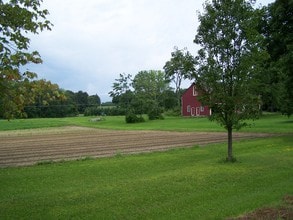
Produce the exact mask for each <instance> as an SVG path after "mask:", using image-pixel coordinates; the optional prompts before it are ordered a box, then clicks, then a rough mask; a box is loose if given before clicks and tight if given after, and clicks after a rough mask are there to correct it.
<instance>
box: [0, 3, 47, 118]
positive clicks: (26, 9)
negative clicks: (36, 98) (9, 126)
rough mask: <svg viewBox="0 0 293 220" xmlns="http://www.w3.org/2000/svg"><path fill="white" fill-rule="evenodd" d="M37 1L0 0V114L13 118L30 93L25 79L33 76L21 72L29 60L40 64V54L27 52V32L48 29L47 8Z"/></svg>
mask: <svg viewBox="0 0 293 220" xmlns="http://www.w3.org/2000/svg"><path fill="white" fill-rule="evenodd" d="M40 2H41V1H39V0H11V1H6V2H5V3H4V2H3V1H0V14H1V18H0V30H1V32H0V105H1V108H0V116H1V117H5V118H13V117H15V116H17V115H19V114H20V113H21V111H22V109H23V107H24V105H25V101H26V99H29V97H28V93H30V96H33V95H34V94H33V92H32V91H27V90H28V88H27V87H26V86H27V85H28V81H29V80H31V79H33V78H35V77H36V74H35V73H33V72H30V71H29V70H28V71H25V72H22V69H24V68H23V66H25V65H26V64H29V63H35V64H38V63H41V62H42V60H41V57H40V54H39V53H38V52H37V51H32V52H31V51H30V50H29V44H30V39H29V38H28V37H27V35H29V34H38V33H39V32H40V31H43V30H45V29H47V30H50V29H51V26H52V24H51V23H50V22H49V21H48V20H46V16H47V15H48V14H49V12H48V11H47V10H42V9H41V8H40Z"/></svg>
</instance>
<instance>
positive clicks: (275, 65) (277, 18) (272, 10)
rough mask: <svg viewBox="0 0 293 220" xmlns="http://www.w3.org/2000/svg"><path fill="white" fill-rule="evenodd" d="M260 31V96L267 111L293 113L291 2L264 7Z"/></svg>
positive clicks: (292, 26) (292, 25)
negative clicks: (263, 62)
mask: <svg viewBox="0 0 293 220" xmlns="http://www.w3.org/2000/svg"><path fill="white" fill-rule="evenodd" d="M263 20H264V22H262V32H263V34H264V35H265V36H266V43H267V51H268V53H269V55H270V59H269V60H268V62H267V66H266V67H267V74H266V75H265V76H264V77H263V78H262V81H263V84H264V86H263V90H262V96H263V98H264V104H265V105H266V107H267V108H268V109H269V110H281V112H282V113H284V114H287V115H288V116H290V115H291V114H292V113H293V91H292V85H293V52H292V51H293V34H292V33H293V1H292V0H289V1H283V0H276V1H275V2H274V3H272V4H270V5H269V6H268V7H267V8H266V15H265V17H264V19H263Z"/></svg>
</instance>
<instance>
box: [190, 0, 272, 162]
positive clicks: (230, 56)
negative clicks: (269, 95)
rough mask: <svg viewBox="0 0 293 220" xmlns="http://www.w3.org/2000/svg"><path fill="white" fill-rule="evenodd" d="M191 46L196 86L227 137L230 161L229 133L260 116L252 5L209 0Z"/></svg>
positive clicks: (259, 55) (258, 40) (259, 54)
mask: <svg viewBox="0 0 293 220" xmlns="http://www.w3.org/2000/svg"><path fill="white" fill-rule="evenodd" d="M199 21H200V25H199V27H198V32H197V35H196V36H195V40H194V42H195V43H197V44H199V45H200V46H201V47H202V49H200V50H199V51H198V56H197V57H196V59H197V68H196V75H195V78H196V85H197V87H198V89H199V90H200V91H201V92H200V93H201V101H202V102H203V103H204V105H208V106H209V107H210V108H212V110H213V113H212V116H211V117H210V119H211V120H215V121H217V122H218V123H219V124H221V125H222V126H224V128H225V129H226V130H227V133H228V154H227V160H228V161H233V160H234V157H233V152H232V131H233V129H240V128H241V127H243V126H245V125H246V122H245V121H246V120H247V119H256V118H257V117H258V115H259V104H260V102H259V94H258V93H257V89H256V88H257V86H258V81H257V80H256V78H255V75H256V74H257V73H258V71H259V70H260V69H259V64H260V63H261V60H262V59H264V58H266V53H265V51H264V50H263V48H262V36H261V35H260V34H259V32H258V31H257V26H258V24H259V11H258V10H255V9H254V8H253V5H252V1H245V0H212V1H211V2H210V3H209V2H206V4H205V5H204V12H203V13H201V14H199Z"/></svg>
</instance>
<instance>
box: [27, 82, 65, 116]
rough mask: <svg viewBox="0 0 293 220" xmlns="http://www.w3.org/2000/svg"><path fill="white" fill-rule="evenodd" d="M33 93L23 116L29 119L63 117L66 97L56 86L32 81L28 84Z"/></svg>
mask: <svg viewBox="0 0 293 220" xmlns="http://www.w3.org/2000/svg"><path fill="white" fill-rule="evenodd" d="M30 86H31V89H30V90H33V91H34V96H33V98H34V100H32V101H30V102H29V103H26V106H25V108H24V112H25V114H26V115H27V116H28V117H30V118H36V117H43V118H46V117H64V116H66V112H65V111H64V108H62V105H63V102H65V101H66V95H65V92H64V91H63V90H61V89H60V88H59V86H58V85H57V84H53V83H51V82H50V81H47V80H44V79H42V80H34V81H32V82H30Z"/></svg>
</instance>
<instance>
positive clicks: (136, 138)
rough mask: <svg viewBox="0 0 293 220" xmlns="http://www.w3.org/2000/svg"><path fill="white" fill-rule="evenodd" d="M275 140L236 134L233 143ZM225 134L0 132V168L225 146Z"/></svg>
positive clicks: (68, 129)
mask: <svg viewBox="0 0 293 220" xmlns="http://www.w3.org/2000/svg"><path fill="white" fill-rule="evenodd" d="M267 136H272V134H260V133H234V134H233V140H241V139H252V138H260V137H267ZM226 140H227V134H226V133H225V132H213V133H212V132H210V133H208V132H166V131H117V130H101V129H93V128H84V127H62V128H48V129H32V130H19V131H4V132H0V167H8V166H24V165H32V164H36V163H38V162H44V161H61V160H73V159H80V158H84V157H94V158H96V157H107V156H113V155H116V154H133V153H141V152H150V151H163V150H168V149H171V148H178V147H191V146H195V145H198V146H205V145H207V144H211V143H220V142H226Z"/></svg>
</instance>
